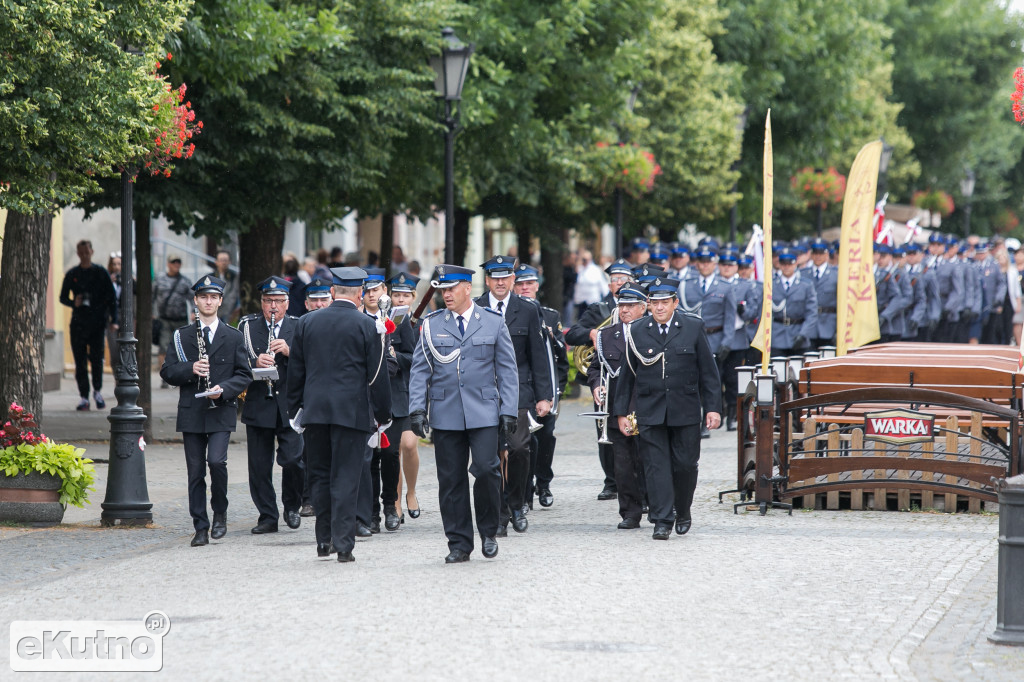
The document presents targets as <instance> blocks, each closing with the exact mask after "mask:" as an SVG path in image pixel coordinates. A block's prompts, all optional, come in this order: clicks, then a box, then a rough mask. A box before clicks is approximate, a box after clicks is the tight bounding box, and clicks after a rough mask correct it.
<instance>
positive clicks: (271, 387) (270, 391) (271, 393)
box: [264, 312, 277, 400]
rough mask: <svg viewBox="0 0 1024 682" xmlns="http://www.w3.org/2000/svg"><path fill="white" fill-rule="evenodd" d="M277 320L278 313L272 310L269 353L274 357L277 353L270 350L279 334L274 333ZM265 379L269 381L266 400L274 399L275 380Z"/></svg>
mask: <svg viewBox="0 0 1024 682" xmlns="http://www.w3.org/2000/svg"><path fill="white" fill-rule="evenodd" d="M276 321H277V314H276V313H274V312H271V313H270V331H269V332H268V334H267V353H269V354H270V355H271V356H274V357H276V354H275V353H274V352H273V351H272V350H270V344H272V343H274V339H275V338H276V336H277V335H276V334H274V330H275V329H276V328H277V325H276ZM264 381H265V382H267V395H265V396H264V400H273V399H274V380H273V379H264Z"/></svg>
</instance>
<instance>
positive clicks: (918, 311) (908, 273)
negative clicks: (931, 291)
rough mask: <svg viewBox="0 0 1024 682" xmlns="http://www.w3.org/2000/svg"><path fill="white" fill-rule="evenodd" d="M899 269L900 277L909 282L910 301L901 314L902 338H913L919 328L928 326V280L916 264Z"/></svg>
mask: <svg viewBox="0 0 1024 682" xmlns="http://www.w3.org/2000/svg"><path fill="white" fill-rule="evenodd" d="M901 269H902V270H903V274H902V278H903V279H905V280H906V281H907V282H908V283H909V284H910V290H911V301H912V303H911V304H910V307H909V308H908V309H907V310H906V312H905V313H904V315H903V319H904V321H905V323H906V330H905V331H904V333H903V338H905V339H914V338H916V337H917V333H918V332H919V331H920V330H921V329H923V328H926V327H928V280H927V278H926V277H925V275H924V273H922V272H921V271H920V270H919V269H918V267H917V266H912V267H909V268H901Z"/></svg>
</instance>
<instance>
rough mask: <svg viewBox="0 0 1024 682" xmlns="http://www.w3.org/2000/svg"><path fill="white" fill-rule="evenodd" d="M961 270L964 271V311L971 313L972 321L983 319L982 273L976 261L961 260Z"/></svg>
mask: <svg viewBox="0 0 1024 682" xmlns="http://www.w3.org/2000/svg"><path fill="white" fill-rule="evenodd" d="M960 268H961V269H962V270H963V271H964V310H969V311H971V313H972V315H973V317H972V320H976V319H978V318H979V317H981V312H982V307H983V305H984V303H983V294H982V291H981V271H980V270H979V269H978V267H977V264H976V263H974V261H966V260H963V259H961V260H960Z"/></svg>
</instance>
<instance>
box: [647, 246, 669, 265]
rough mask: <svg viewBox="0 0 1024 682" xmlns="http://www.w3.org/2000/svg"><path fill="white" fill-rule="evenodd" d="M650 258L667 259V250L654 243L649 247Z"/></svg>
mask: <svg viewBox="0 0 1024 682" xmlns="http://www.w3.org/2000/svg"><path fill="white" fill-rule="evenodd" d="M650 260H652V261H653V260H657V261H667V260H668V250H666V249H665V247H664V246H663V245H662V244H655V245H654V246H652V247H651V257H650Z"/></svg>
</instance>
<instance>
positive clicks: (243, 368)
mask: <svg viewBox="0 0 1024 682" xmlns="http://www.w3.org/2000/svg"><path fill="white" fill-rule="evenodd" d="M192 291H194V292H195V296H194V297H193V299H192V300H193V302H194V303H195V306H196V315H197V317H196V324H187V325H185V326H183V327H180V328H178V329H177V330H175V332H174V334H173V336H172V337H171V343H170V346H168V348H167V353H166V355H165V356H164V364H163V367H161V368H160V378H161V379H163V380H164V381H166V382H167V383H168V384H170V385H171V386H180V387H181V388H180V389H179V391H178V419H177V422H176V424H175V427H174V428H175V430H176V431H180V432H181V437H182V440H183V441H184V443H185V467H186V469H187V471H188V509H189V513H190V514H191V515H192V525H193V526H194V527H195V530H196V533H195V535H194V536H192V546H193V547H199V546H201V545H206V544H208V543H209V541H210V537H211V536H212V537H213V539H214V540H219V539H220V538H222V537H224V534H225V533H227V511H228V439H229V437H230V435H231V432H232V431H234V430H235V423H236V422H237V420H238V407H237V398H238V396H239V395H240V394H241V393H242V391H244V390H245V389H246V387H248V386H249V382H250V381H252V372H250V370H249V362H248V359H247V358H246V355H245V344H244V342H243V340H242V334H241V333H240V332H239V331H238V330H237V329H234V328H232V327H229V326H228V325H226V324H223V323H222V322H221V321H220V319H219V318H218V317H217V311H218V310H219V309H220V304H221V303H222V302H223V300H224V281H223V280H221V279H218V278H217V277H213V276H206V277H203V278H202V279H200V280H199V281H198V282H196V283H195V284H194V285H193V286H192ZM203 392H208V393H209V396H208V397H197V396H196V394H197V393H203ZM207 465H209V467H210V488H211V499H210V507H211V508H212V509H213V527H212V528H211V526H210V519H209V517H208V516H207V514H206V466H207Z"/></svg>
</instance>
